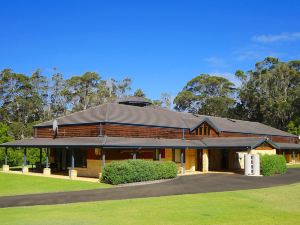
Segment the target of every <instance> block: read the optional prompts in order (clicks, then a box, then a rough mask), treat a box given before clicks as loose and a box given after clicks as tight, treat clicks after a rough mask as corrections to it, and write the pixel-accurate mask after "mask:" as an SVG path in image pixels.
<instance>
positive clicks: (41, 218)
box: [0, 183, 300, 225]
mask: <svg viewBox="0 0 300 225" xmlns="http://www.w3.org/2000/svg"><path fill="white" fill-rule="evenodd" d="M299 212H300V183H298V184H293V185H287V186H281V187H274V188H266V189H256V190H246V191H234V192H221V193H207V194H193V195H179V196H170V197H159V198H144V199H132V200H118V201H103V202H92V203H76V204H66V205H54V206H33V207H19V208H5V209H0V224H1V225H18V224H20V225H21V224H22V225H27V224H28V225H38V224H43V225H48V224H49V225H50V224H51V225H52V224H55V225H65V224H68V225H69V224H71V225H85V224H89V225H93V224H105V225H107V224H124V225H126V224H155V225H160V224H164V225H165V224H175V225H176V224H180V225H182V224H184V225H186V224H187V225H188V224H228V225H232V224H243V225H247V224H255V225H258V224H264V225H265V224H281V225H282V224H299V221H300V213H299Z"/></svg>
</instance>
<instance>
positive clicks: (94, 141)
mask: <svg viewBox="0 0 300 225" xmlns="http://www.w3.org/2000/svg"><path fill="white" fill-rule="evenodd" d="M0 146H2V147H108V148H109V147H110V148H114V147H119V148H120V147H124V148H129V147H132V148H139V147H143V148H162V147H164V148H168V147H169V148H189V147H193V148H205V147H206V146H205V145H204V144H203V143H202V142H201V141H200V140H182V139H159V138H127V137H107V136H104V137H70V138H56V139H53V138H29V139H23V140H17V141H12V142H7V143H4V144H1V145H0Z"/></svg>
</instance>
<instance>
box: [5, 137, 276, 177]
mask: <svg viewBox="0 0 300 225" xmlns="http://www.w3.org/2000/svg"><path fill="white" fill-rule="evenodd" d="M1 147H4V148H5V162H4V165H3V171H4V172H8V171H9V166H8V163H7V162H8V158H7V157H8V154H7V151H9V149H11V148H14V149H18V150H20V151H23V165H22V172H23V173H28V172H36V173H43V174H44V175H45V176H49V175H50V174H54V175H63V176H68V177H69V178H71V179H75V178H77V177H93V178H99V176H101V173H102V170H103V168H104V167H105V166H106V165H107V164H109V163H110V162H111V161H114V160H125V159H133V160H135V159H143V160H157V161H160V160H163V161H173V162H175V163H176V165H177V168H178V173H179V174H180V175H188V174H195V173H207V172H235V173H242V172H243V170H244V155H245V154H247V153H251V154H258V153H262V154H276V149H275V144H274V143H272V142H270V141H269V140H268V139H266V138H251V137H249V138H203V139H201V140H185V139H157V138H127V137H107V136H102V137H71V138H56V139H52V138H31V139H23V140H19V141H14V142H8V143H5V144H2V145H1ZM29 147H34V148H39V149H40V161H39V162H37V163H36V165H37V168H36V169H35V171H32V170H31V171H29V168H28V163H27V148H29ZM42 154H45V155H46V157H44V158H45V160H42V158H43V157H42Z"/></svg>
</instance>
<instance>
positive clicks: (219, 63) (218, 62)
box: [204, 56, 227, 67]
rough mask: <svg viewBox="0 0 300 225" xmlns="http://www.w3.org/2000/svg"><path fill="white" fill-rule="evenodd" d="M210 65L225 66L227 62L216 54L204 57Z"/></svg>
mask: <svg viewBox="0 0 300 225" xmlns="http://www.w3.org/2000/svg"><path fill="white" fill-rule="evenodd" d="M204 61H205V62H207V63H208V64H209V65H210V66H212V67H226V66H227V64H226V62H225V60H224V59H222V58H220V57H216V56H212V57H208V58H205V59H204Z"/></svg>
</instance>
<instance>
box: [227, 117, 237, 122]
mask: <svg viewBox="0 0 300 225" xmlns="http://www.w3.org/2000/svg"><path fill="white" fill-rule="evenodd" d="M227 119H228V120H229V121H230V122H234V123H235V122H236V120H233V119H229V118H227Z"/></svg>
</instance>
